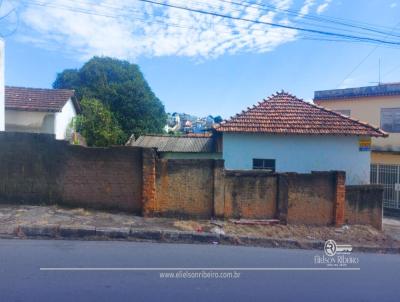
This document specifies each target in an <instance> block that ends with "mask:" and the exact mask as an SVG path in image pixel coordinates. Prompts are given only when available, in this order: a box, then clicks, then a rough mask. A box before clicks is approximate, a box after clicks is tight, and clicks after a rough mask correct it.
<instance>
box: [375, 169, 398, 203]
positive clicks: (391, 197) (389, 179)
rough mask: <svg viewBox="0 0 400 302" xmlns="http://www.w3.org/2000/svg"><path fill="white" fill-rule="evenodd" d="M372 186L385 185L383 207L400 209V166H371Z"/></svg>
mask: <svg viewBox="0 0 400 302" xmlns="http://www.w3.org/2000/svg"><path fill="white" fill-rule="evenodd" d="M371 184H381V185H383V206H384V207H385V208H390V209H400V165H383V164H373V165H371Z"/></svg>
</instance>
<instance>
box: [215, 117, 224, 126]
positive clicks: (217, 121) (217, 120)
mask: <svg viewBox="0 0 400 302" xmlns="http://www.w3.org/2000/svg"><path fill="white" fill-rule="evenodd" d="M222 121H223V119H222V117H221V116H220V115H217V116H216V117H214V122H215V123H217V124H219V123H221V122H222Z"/></svg>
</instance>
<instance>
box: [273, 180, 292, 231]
mask: <svg viewBox="0 0 400 302" xmlns="http://www.w3.org/2000/svg"><path fill="white" fill-rule="evenodd" d="M277 185H278V194H277V207H276V208H277V210H278V211H277V217H276V218H277V219H279V220H280V223H281V224H287V222H288V210H289V180H288V175H287V174H284V173H279V174H278V182H277Z"/></svg>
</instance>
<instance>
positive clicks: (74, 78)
mask: <svg viewBox="0 0 400 302" xmlns="http://www.w3.org/2000/svg"><path fill="white" fill-rule="evenodd" d="M53 87H54V88H68V89H75V91H76V96H77V98H78V100H82V99H83V98H84V97H85V98H96V99H98V100H100V101H101V102H102V103H103V104H104V105H105V106H106V107H107V108H109V110H110V111H111V112H112V114H113V116H114V118H115V120H116V121H117V123H118V125H119V127H120V128H121V129H122V131H123V134H122V142H124V141H126V140H127V139H128V138H129V137H130V136H131V135H132V134H134V135H135V136H136V137H138V136H139V135H141V134H146V133H162V132H163V127H164V125H165V123H166V113H165V109H164V106H163V104H162V103H161V101H160V100H159V99H158V98H157V97H156V96H155V94H154V93H153V91H152V90H151V88H150V87H149V85H148V83H147V82H146V80H145V78H144V77H143V74H142V73H141V71H140V69H139V67H138V66H137V65H135V64H131V63H129V62H127V61H121V60H117V59H112V58H107V57H94V58H92V59H91V60H89V61H88V62H87V63H86V64H85V65H83V67H82V68H81V69H79V70H74V69H67V70H64V71H63V72H61V73H59V74H58V75H57V79H56V80H55V82H54V83H53Z"/></svg>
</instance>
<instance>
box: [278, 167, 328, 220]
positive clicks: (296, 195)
mask: <svg viewBox="0 0 400 302" xmlns="http://www.w3.org/2000/svg"><path fill="white" fill-rule="evenodd" d="M283 178H286V183H287V188H286V190H287V193H285V194H287V206H286V208H287V213H286V222H287V223H288V224H312V225H331V224H333V223H334V201H335V188H336V187H335V180H336V178H335V173H331V172H318V173H311V174H297V173H285V174H284V175H283ZM281 194H282V192H281ZM281 202H285V201H284V199H282V200H281Z"/></svg>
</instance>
